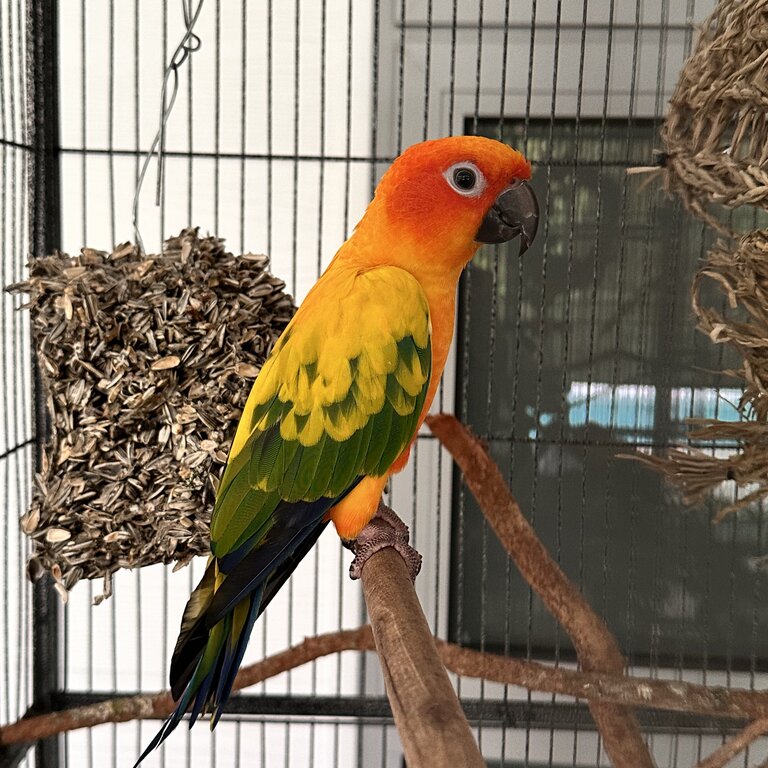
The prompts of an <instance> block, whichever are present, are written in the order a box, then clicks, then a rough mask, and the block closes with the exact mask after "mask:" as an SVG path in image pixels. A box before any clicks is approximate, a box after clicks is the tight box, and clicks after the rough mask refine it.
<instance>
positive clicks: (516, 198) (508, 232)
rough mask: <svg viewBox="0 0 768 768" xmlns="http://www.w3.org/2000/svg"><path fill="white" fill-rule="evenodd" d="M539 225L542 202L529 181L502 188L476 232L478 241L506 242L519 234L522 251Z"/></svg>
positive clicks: (525, 248)
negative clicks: (540, 202)
mask: <svg viewBox="0 0 768 768" xmlns="http://www.w3.org/2000/svg"><path fill="white" fill-rule="evenodd" d="M538 226H539V202H538V200H537V199H536V194H535V193H534V191H533V189H532V188H531V185H530V184H529V183H528V182H527V181H515V182H514V183H512V184H510V186H508V187H507V188H506V189H504V190H502V192H501V193H500V194H499V196H498V197H497V198H496V200H495V201H494V203H493V205H492V206H491V209H490V210H489V211H488V213H487V214H486V215H485V218H484V219H483V221H482V223H481V224H480V228H479V229H478V230H477V234H476V235H475V241H476V242H478V243H506V242H509V241H510V240H512V239H513V238H515V237H517V236H518V235H520V255H521V256H522V255H523V254H524V253H525V252H526V251H527V250H528V248H529V247H530V245H531V243H532V242H533V240H534V238H535V237H536V230H537V229H538Z"/></svg>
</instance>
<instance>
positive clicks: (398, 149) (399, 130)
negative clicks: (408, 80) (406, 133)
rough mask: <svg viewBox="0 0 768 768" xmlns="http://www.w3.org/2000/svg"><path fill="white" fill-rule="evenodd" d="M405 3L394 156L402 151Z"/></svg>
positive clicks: (403, 4) (402, 2)
mask: <svg viewBox="0 0 768 768" xmlns="http://www.w3.org/2000/svg"><path fill="white" fill-rule="evenodd" d="M406 2H407V0H400V41H399V49H398V59H397V142H396V143H395V155H399V154H400V153H401V152H402V151H403V102H404V100H405V33H406V23H405V16H406V11H407V8H406Z"/></svg>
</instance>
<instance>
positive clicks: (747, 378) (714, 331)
mask: <svg viewBox="0 0 768 768" xmlns="http://www.w3.org/2000/svg"><path fill="white" fill-rule="evenodd" d="M706 283H713V284H714V285H715V286H717V288H718V289H719V290H720V291H721V292H722V294H723V296H724V301H722V303H721V305H718V306H717V307H715V306H712V305H711V302H710V303H709V304H707V303H705V302H704V300H703V298H702V292H703V291H702V289H703V287H704V285H705V284H706ZM693 309H694V311H695V313H696V315H697V317H698V327H699V330H700V331H702V332H704V333H706V334H707V336H709V338H710V339H711V340H712V341H713V342H714V343H715V344H726V345H728V346H729V347H731V348H732V349H734V350H735V351H736V352H737V353H738V356H739V357H740V358H741V365H739V366H738V367H736V368H734V369H731V370H726V371H724V373H726V374H727V375H729V376H732V377H733V378H734V380H736V381H737V382H738V384H740V385H743V387H744V393H743V395H742V396H741V400H740V401H739V403H738V404H736V403H734V405H737V406H738V409H739V411H740V412H741V414H742V419H741V420H740V421H726V420H722V419H716V418H708V419H689V424H690V425H691V431H690V437H692V438H694V439H697V440H703V441H709V440H712V441H715V442H716V443H721V444H722V443H725V444H733V443H734V442H735V444H736V448H735V449H734V450H733V451H732V452H731V453H730V454H729V455H727V456H715V455H713V453H712V452H711V451H703V450H697V449H694V448H674V449H672V450H670V451H668V452H667V454H666V455H665V456H641V455H636V456H635V458H638V459H640V460H641V461H644V462H645V463H648V464H650V465H651V466H653V467H654V468H656V469H658V470H660V471H661V472H663V473H664V475H665V476H666V477H667V478H668V479H669V480H670V481H671V482H672V483H674V484H675V485H677V486H679V487H680V488H681V490H682V492H683V497H684V500H685V501H686V502H689V503H691V502H697V501H701V500H702V499H704V498H706V497H707V496H708V495H710V494H711V493H713V492H715V491H717V489H718V488H719V487H720V486H721V484H722V483H723V481H725V480H729V481H732V482H734V483H735V484H736V486H738V487H739V488H740V489H741V491H742V492H741V493H740V494H738V495H737V497H736V500H735V501H734V502H732V503H730V504H727V505H725V506H723V507H722V508H721V509H720V510H719V511H718V513H717V519H718V520H719V519H722V518H723V517H725V516H726V515H728V514H729V513H731V512H735V511H738V510H739V509H743V508H745V507H747V506H749V505H751V504H755V503H757V502H763V501H765V500H766V499H768V347H766V339H768V230H757V231H755V232H752V233H750V234H748V235H745V236H744V237H742V238H741V239H740V241H738V242H735V241H733V240H728V241H725V240H720V241H718V242H717V243H716V244H715V246H714V247H713V248H712V250H711V251H710V252H709V255H708V257H707V263H706V265H705V266H704V267H702V269H700V270H699V272H698V273H697V274H696V277H695V279H694V283H693Z"/></svg>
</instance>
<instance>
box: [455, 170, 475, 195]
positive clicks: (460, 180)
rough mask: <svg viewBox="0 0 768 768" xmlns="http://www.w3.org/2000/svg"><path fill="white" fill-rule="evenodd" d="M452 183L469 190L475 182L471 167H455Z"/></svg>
mask: <svg viewBox="0 0 768 768" xmlns="http://www.w3.org/2000/svg"><path fill="white" fill-rule="evenodd" d="M453 183H454V184H455V185H456V186H457V187H458V188H459V189H463V190H466V191H467V192H469V191H470V190H471V189H473V188H474V186H475V184H476V183H477V176H475V172H474V171H473V170H472V169H471V168H457V169H456V170H455V171H454V172H453Z"/></svg>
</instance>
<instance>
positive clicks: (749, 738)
mask: <svg viewBox="0 0 768 768" xmlns="http://www.w3.org/2000/svg"><path fill="white" fill-rule="evenodd" d="M766 732H768V719H763V720H755V721H754V722H753V723H750V724H749V725H748V726H747V727H746V728H745V729H744V730H743V731H740V732H739V733H737V734H736V735H735V736H734V737H733V738H732V739H728V741H726V742H725V744H723V745H722V746H721V747H719V748H718V749H716V750H715V751H714V752H713V753H712V754H711V755H710V756H709V757H707V758H706V759H705V760H702V761H701V762H700V763H699V764H698V765H697V766H696V768H725V766H726V765H727V764H728V763H729V762H730V761H731V760H732V759H733V758H734V757H736V755H738V754H739V752H743V751H744V750H745V749H746V748H747V747H748V746H749V745H750V744H751V743H752V742H753V741H755V739H759V738H760V737H761V736H762V735H763V734H764V733H766Z"/></svg>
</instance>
